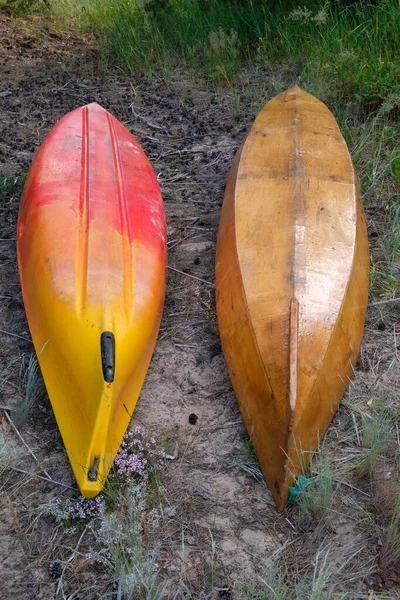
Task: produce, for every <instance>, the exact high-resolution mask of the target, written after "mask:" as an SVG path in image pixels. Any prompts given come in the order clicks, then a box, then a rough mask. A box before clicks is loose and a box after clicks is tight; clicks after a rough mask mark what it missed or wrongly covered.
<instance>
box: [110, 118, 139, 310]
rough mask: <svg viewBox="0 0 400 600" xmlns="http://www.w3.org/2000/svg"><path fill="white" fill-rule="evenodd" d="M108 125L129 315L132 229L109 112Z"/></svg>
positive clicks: (118, 153)
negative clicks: (130, 227)
mask: <svg viewBox="0 0 400 600" xmlns="http://www.w3.org/2000/svg"><path fill="white" fill-rule="evenodd" d="M107 120H108V126H109V129H110V136H111V144H112V149H113V156H114V170H115V178H116V183H117V194H118V206H119V214H120V219H121V237H122V264H123V277H124V309H125V314H126V316H128V315H129V314H130V313H131V311H132V305H133V290H132V254H131V244H130V241H129V240H130V239H131V236H130V230H129V219H128V210H127V205H126V197H125V193H124V179H123V174H122V168H121V156H120V152H119V147H118V139H117V135H116V133H115V128H114V124H113V117H112V116H111V115H110V114H108V113H107Z"/></svg>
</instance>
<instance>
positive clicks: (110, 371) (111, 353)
mask: <svg viewBox="0 0 400 600" xmlns="http://www.w3.org/2000/svg"><path fill="white" fill-rule="evenodd" d="M100 347H101V366H102V369H103V377H104V381H105V382H106V383H112V382H113V381H114V376H115V337H114V334H113V333H112V332H111V331H104V332H103V333H102V334H101V337H100Z"/></svg>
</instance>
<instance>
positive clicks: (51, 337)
mask: <svg viewBox="0 0 400 600" xmlns="http://www.w3.org/2000/svg"><path fill="white" fill-rule="evenodd" d="M17 247H18V265H19V272H20V279H21V286H22V293H23V298H24V303H25V309H26V314H27V317H28V322H29V327H30V330H31V334H32V339H33V342H34V345H35V350H36V353H37V356H38V360H39V364H40V368H41V370H42V373H43V377H44V380H45V384H46V388H47V391H48V394H49V397H50V400H51V404H52V406H53V410H54V414H55V417H56V419H57V423H58V426H59V429H60V432H61V435H62V438H63V441H64V444H65V448H66V450H67V453H68V457H69V459H70V462H71V465H72V468H73V470H74V474H75V477H76V480H77V482H78V485H79V488H80V490H81V492H82V494H83V495H84V496H86V497H88V498H90V497H94V496H96V495H97V494H98V493H99V492H100V491H101V489H102V487H103V484H104V480H105V477H106V476H107V473H108V471H109V469H110V467H111V464H112V462H113V460H114V457H115V454H116V452H117V450H118V447H119V444H120V442H121V440H122V437H123V435H124V433H125V430H126V428H127V426H128V423H129V420H130V418H131V416H132V413H133V410H134V408H135V404H136V401H137V399H138V396H139V393H140V389H141V387H142V384H143V380H144V377H145V375H146V371H147V369H148V366H149V363H150V359H151V355H152V352H153V349H154V345H155V340H156V337H157V333H158V329H159V324H160V319H161V313H162V308H163V302H164V289H165V267H166V230H165V217H164V209H163V203H162V199H161V194H160V189H159V186H158V183H157V179H156V177H155V175H154V172H153V170H152V168H151V166H150V163H149V161H148V160H147V158H146V156H145V154H144V152H143V150H142V149H141V148H140V146H139V144H138V142H137V141H136V140H135V138H134V137H133V136H132V135H131V134H130V133H129V131H128V130H127V129H126V128H125V127H124V126H123V125H122V124H121V123H120V122H119V121H117V119H115V118H114V117H113V116H112V115H111V114H110V113H108V112H107V111H106V110H104V109H103V108H102V107H101V106H99V105H98V104H95V103H94V104H89V105H88V106H84V107H81V108H78V109H77V110H74V111H73V112H71V113H69V114H67V115H66V116H64V117H63V118H62V119H61V120H60V121H59V122H58V123H57V124H56V125H55V127H54V128H53V129H52V130H51V132H50V133H49V134H48V136H47V138H46V139H45V141H44V142H43V144H42V146H41V147H40V149H39V151H38V153H37V155H36V157H35V159H34V161H33V164H32V166H31V169H30V171H29V174H28V178H27V181H26V185H25V189H24V192H23V196H22V199H21V205H20V212H19V218H18V232H17Z"/></svg>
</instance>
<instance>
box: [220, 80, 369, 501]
mask: <svg viewBox="0 0 400 600" xmlns="http://www.w3.org/2000/svg"><path fill="white" fill-rule="evenodd" d="M368 276H369V250H368V238H367V230H366V223H365V216H364V212H363V208H362V204H361V199H360V194H359V190H358V184H357V179H356V175H355V172H354V168H353V165H352V162H351V158H350V155H349V152H348V149H347V147H346V143H345V141H344V139H343V137H342V135H341V133H340V131H339V128H338V126H337V123H336V121H335V119H334V117H333V115H332V114H331V113H330V111H329V110H328V109H327V107H326V106H325V105H324V104H322V103H321V102H320V101H318V100H317V99H316V98H314V97H313V96H311V95H310V94H307V93H306V92H304V91H302V90H301V89H300V88H299V87H297V86H295V87H293V88H291V89H290V90H288V91H287V92H284V93H283V94H280V95H279V96H277V97H276V98H274V99H273V100H271V101H270V102H269V103H268V104H267V105H266V106H265V107H264V108H263V110H262V111H261V112H260V114H259V115H258V117H257V119H256V121H255V123H254V125H253V127H252V129H251V131H250V133H249V135H248V137H247V139H246V141H245V143H244V145H243V146H242V148H241V149H240V150H239V151H238V154H237V156H236V158H235V161H234V164H233V166H232V170H231V173H230V176H229V180H228V184H227V187H226V192H225V199H224V204H223V208H222V214H221V222H220V228H219V233H218V243H217V262H216V287H217V312H218V320H219V328H220V334H221V339H222V346H223V350H224V355H225V358H226V362H227V365H228V370H229V373H230V376H231V379H232V383H233V387H234V390H235V394H236V397H237V399H238V402H239V405H240V409H241V412H242V415H243V419H244V421H245V423H246V426H247V429H248V432H249V435H250V438H251V440H252V441H253V443H254V447H255V450H256V453H257V457H258V459H259V462H260V465H261V468H262V470H263V473H264V476H265V478H266V480H267V483H268V485H269V487H270V489H271V492H272V495H273V498H274V500H275V503H276V505H277V507H278V508H280V509H282V508H284V507H285V505H286V503H287V499H288V487H289V486H290V485H291V484H292V483H293V479H294V477H295V476H297V475H298V474H300V473H301V472H302V471H303V470H304V469H305V467H306V466H307V464H308V462H309V459H310V455H311V453H312V452H313V451H314V450H315V449H316V448H317V446H318V443H319V441H320V440H321V438H322V436H323V435H324V433H325V431H326V429H327V427H328V425H329V423H330V421H331V420H332V417H333V415H334V414H335V411H336V409H337V407H338V403H339V402H340V399H341V397H342V395H343V393H344V391H345V389H346V387H347V384H348V381H349V378H350V376H351V373H352V368H353V365H354V363H355V361H356V358H357V354H358V351H359V347H360V343H361V338H362V332H363V326H364V318H365V311H366V306H367V296H368Z"/></svg>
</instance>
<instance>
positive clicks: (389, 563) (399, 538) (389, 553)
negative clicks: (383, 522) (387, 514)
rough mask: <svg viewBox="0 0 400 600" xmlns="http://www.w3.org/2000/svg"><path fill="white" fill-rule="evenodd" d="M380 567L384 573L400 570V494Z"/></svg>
mask: <svg viewBox="0 0 400 600" xmlns="http://www.w3.org/2000/svg"><path fill="white" fill-rule="evenodd" d="M379 565H380V567H381V569H382V570H384V571H388V570H390V569H394V568H395V569H396V570H397V572H398V569H399V568H400V494H399V495H398V496H397V501H396V505H395V509H394V512H393V516H392V519H391V521H390V524H389V527H388V529H387V533H386V538H385V540H384V542H383V545H382V550H381V553H380V556H379Z"/></svg>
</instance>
